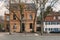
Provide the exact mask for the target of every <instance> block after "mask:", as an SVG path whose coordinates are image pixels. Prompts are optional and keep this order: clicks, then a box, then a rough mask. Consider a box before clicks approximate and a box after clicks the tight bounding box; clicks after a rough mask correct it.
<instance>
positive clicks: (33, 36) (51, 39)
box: [0, 33, 60, 40]
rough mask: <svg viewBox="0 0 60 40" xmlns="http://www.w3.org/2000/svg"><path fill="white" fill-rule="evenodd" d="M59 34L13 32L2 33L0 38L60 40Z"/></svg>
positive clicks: (2, 39)
mask: <svg viewBox="0 0 60 40" xmlns="http://www.w3.org/2000/svg"><path fill="white" fill-rule="evenodd" d="M58 35H60V34H58ZM58 35H55V36H53V35H43V36H41V35H39V34H36V33H29V34H25V33H13V34H12V35H9V33H0V40H60V36H58Z"/></svg>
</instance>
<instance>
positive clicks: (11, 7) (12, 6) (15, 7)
mask: <svg viewBox="0 0 60 40" xmlns="http://www.w3.org/2000/svg"><path fill="white" fill-rule="evenodd" d="M10 9H14V10H19V5H18V4H11V5H10Z"/></svg>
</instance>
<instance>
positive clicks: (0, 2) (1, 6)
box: [0, 0, 60, 16]
mask: <svg viewBox="0 0 60 40" xmlns="http://www.w3.org/2000/svg"><path fill="white" fill-rule="evenodd" d="M31 1H32V0H31ZM31 1H30V0H27V3H31ZM7 3H8V2H7V1H4V0H0V15H2V16H4V13H5V12H8V10H7V9H6V8H5V7H4V6H5V5H6V4H7ZM49 4H50V3H49V2H48V3H47V4H46V5H49ZM53 9H54V11H58V10H60V0H59V1H58V2H57V3H56V4H55V5H54V7H53Z"/></svg>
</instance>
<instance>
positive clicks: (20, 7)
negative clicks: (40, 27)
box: [5, 0, 24, 34]
mask: <svg viewBox="0 0 60 40" xmlns="http://www.w3.org/2000/svg"><path fill="white" fill-rule="evenodd" d="M12 3H16V1H15V0H13V2H12ZM18 5H19V9H20V10H19V11H20V17H18V16H17V15H16V14H15V12H14V11H13V9H10V7H11V0H9V5H7V6H5V7H6V8H7V9H8V10H9V13H10V12H12V13H13V14H15V15H16V17H17V19H18V20H19V21H20V32H22V17H23V16H22V13H23V7H24V3H22V2H21V0H19V2H18ZM9 34H11V28H10V31H9Z"/></svg>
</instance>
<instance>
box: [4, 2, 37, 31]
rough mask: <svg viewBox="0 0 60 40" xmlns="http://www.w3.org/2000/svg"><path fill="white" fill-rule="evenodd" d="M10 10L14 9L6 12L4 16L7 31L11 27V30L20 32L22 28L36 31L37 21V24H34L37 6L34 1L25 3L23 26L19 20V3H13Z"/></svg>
mask: <svg viewBox="0 0 60 40" xmlns="http://www.w3.org/2000/svg"><path fill="white" fill-rule="evenodd" d="M10 10H12V11H9V14H7V13H5V16H4V18H5V20H4V25H5V31H9V29H11V32H20V29H22V31H23V32H31V31H32V30H34V32H36V21H35V25H34V26H33V23H34V18H35V14H36V8H35V5H34V4H33V3H26V4H24V9H23V13H22V15H23V17H22V28H21V27H20V21H19V20H20V18H21V14H20V11H19V10H20V8H19V5H18V4H11V6H10ZM33 28H34V29H33Z"/></svg>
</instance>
